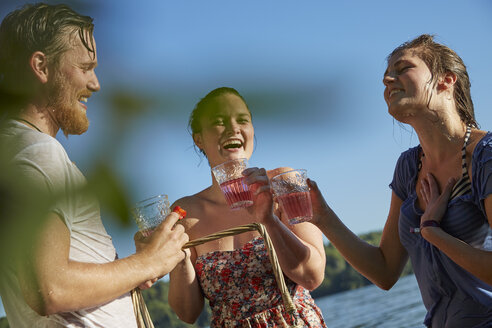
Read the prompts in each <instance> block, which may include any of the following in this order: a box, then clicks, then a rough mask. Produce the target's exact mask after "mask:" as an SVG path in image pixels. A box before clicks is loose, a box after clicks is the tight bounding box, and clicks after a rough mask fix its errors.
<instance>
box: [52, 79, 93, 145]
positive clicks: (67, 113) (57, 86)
mask: <svg viewBox="0 0 492 328" xmlns="http://www.w3.org/2000/svg"><path fill="white" fill-rule="evenodd" d="M55 74H56V76H55V78H54V81H53V84H52V86H51V88H50V91H49V97H48V108H50V109H51V110H52V111H53V113H52V114H53V116H54V118H55V121H56V122H57V124H58V126H59V127H60V129H61V130H62V131H63V134H64V135H65V136H66V137H68V135H69V134H82V133H84V132H86V131H87V129H88V128H89V120H88V119H87V116H86V114H85V112H84V111H82V110H81V109H80V108H78V107H79V106H80V105H79V103H78V98H77V95H74V94H72V93H71V91H72V90H70V89H69V88H68V87H67V83H66V82H65V79H64V78H63V77H62V76H60V75H59V74H58V73H55Z"/></svg>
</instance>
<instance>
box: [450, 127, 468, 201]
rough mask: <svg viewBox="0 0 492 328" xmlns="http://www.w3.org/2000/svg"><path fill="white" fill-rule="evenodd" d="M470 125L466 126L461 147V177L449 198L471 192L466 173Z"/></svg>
mask: <svg viewBox="0 0 492 328" xmlns="http://www.w3.org/2000/svg"><path fill="white" fill-rule="evenodd" d="M470 134H471V127H469V126H468V127H467V128H466V133H465V142H464V144H463V148H462V149H461V172H462V173H461V179H460V180H459V181H458V182H457V183H456V184H455V185H454V187H453V191H452V192H451V196H450V197H449V199H450V200H451V199H454V198H456V197H459V196H461V195H465V194H469V193H471V181H470V177H469V174H468V169H467V165H466V146H467V145H468V140H469V139H470Z"/></svg>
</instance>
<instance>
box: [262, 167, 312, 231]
mask: <svg viewBox="0 0 492 328" xmlns="http://www.w3.org/2000/svg"><path fill="white" fill-rule="evenodd" d="M306 179H307V171H306V170H302V169H301V170H291V171H287V172H284V173H280V174H278V175H276V176H274V177H273V178H272V179H271V184H272V188H273V191H274V193H275V195H276V196H277V200H278V202H279V204H280V206H281V207H282V209H283V211H284V214H285V215H286V216H287V220H288V221H289V224H297V223H301V222H305V221H309V220H311V219H312V218H313V207H312V205H311V195H310V194H309V187H308V185H307V182H306Z"/></svg>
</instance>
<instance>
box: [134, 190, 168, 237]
mask: <svg viewBox="0 0 492 328" xmlns="http://www.w3.org/2000/svg"><path fill="white" fill-rule="evenodd" d="M169 207H170V204H169V200H168V198H167V195H157V196H154V197H151V198H148V199H145V200H142V201H140V202H138V203H137V204H135V207H134V208H132V214H133V217H134V218H135V222H137V226H138V230H139V231H140V232H142V235H144V236H145V237H148V236H150V235H151V234H152V232H153V231H154V229H155V228H156V227H157V226H158V225H159V224H160V223H161V222H162V220H164V218H165V217H166V216H167V215H168V214H169V213H171V211H170V208H169Z"/></svg>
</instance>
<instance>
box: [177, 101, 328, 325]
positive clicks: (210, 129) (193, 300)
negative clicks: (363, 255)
mask: <svg viewBox="0 0 492 328" xmlns="http://www.w3.org/2000/svg"><path fill="white" fill-rule="evenodd" d="M214 105H215V106H216V110H214V111H213V115H209V116H208V117H206V118H204V119H203V120H202V122H201V132H199V133H196V134H195V135H194V136H193V139H194V141H195V143H196V145H197V147H199V148H200V149H201V150H203V151H204V152H205V155H206V157H207V159H208V161H209V164H210V166H211V167H213V166H215V165H217V164H220V163H223V162H225V161H227V160H230V159H234V158H240V157H246V158H250V157H251V154H252V152H253V145H254V128H253V124H252V122H251V115H250V113H249V111H248V109H247V107H246V104H245V103H244V102H243V100H242V99H241V98H239V97H238V96H236V95H234V94H225V95H221V96H219V97H218V98H216V99H215V104H214ZM232 144H234V145H235V147H231V145H232ZM244 175H245V177H246V182H247V183H248V184H249V185H250V188H252V189H253V190H255V195H254V205H253V206H251V207H248V208H247V209H241V210H231V209H230V208H229V206H228V204H227V203H226V200H225V198H224V195H223V194H222V191H221V189H220V187H219V185H218V184H217V182H216V181H215V179H214V178H213V175H211V178H212V185H211V186H210V187H208V188H206V189H204V190H202V191H200V192H198V193H196V194H194V195H191V196H187V197H183V198H181V199H179V200H178V201H176V203H175V204H176V205H180V206H181V207H183V208H186V210H187V212H188V218H187V219H185V220H183V221H182V222H181V223H182V224H183V225H184V226H185V227H186V231H187V233H188V234H189V236H190V239H191V240H193V239H196V238H199V237H203V236H205V235H209V234H213V233H216V232H218V231H221V230H225V229H228V228H233V227H236V226H239V225H242V224H247V223H252V222H259V223H262V224H264V225H265V227H266V229H267V231H268V233H269V235H270V238H271V239H272V242H273V244H274V247H275V249H276V250H277V255H278V260H279V263H280V266H281V267H282V271H283V272H284V274H285V275H286V276H288V277H289V278H290V279H292V280H293V281H295V282H296V283H298V284H300V285H303V286H304V287H306V288H308V289H313V288H316V287H317V286H318V285H319V284H320V283H321V282H322V280H323V277H324V266H325V255H324V248H323V240H322V236H321V232H320V231H319V229H317V228H316V227H315V226H314V225H312V224H311V223H301V224H297V225H293V226H290V225H288V224H285V222H284V223H282V221H281V220H280V219H279V218H278V217H277V216H276V215H275V214H274V212H273V198H272V194H271V192H270V184H269V180H268V176H267V172H266V171H265V170H264V169H258V168H250V169H248V170H246V171H245V172H244ZM258 235H259V234H258V232H256V231H254V232H246V233H242V234H239V235H235V236H231V237H226V238H222V239H219V240H216V241H212V242H207V243H205V244H202V245H198V246H196V247H193V248H191V249H190V250H187V258H186V259H185V260H184V261H182V262H181V263H180V264H179V265H178V266H177V267H176V268H175V269H174V270H173V271H172V272H171V275H170V277H171V280H170V281H171V284H170V290H169V304H170V305H171V307H172V308H173V310H174V311H175V312H176V314H177V315H178V317H179V318H180V319H181V320H183V321H185V322H188V323H192V322H194V321H195V320H196V318H197V317H198V316H199V314H200V312H201V310H202V308H203V304H204V296H203V294H202V292H201V288H200V286H199V284H198V280H197V277H196V275H195V270H194V263H195V261H196V259H197V257H198V256H200V255H202V254H206V253H208V252H213V251H230V250H233V249H237V248H240V247H242V246H243V245H244V244H246V243H247V242H249V241H250V240H251V239H252V238H254V237H256V236H258Z"/></svg>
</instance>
